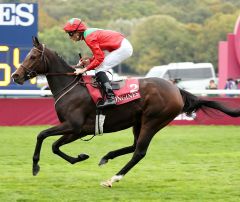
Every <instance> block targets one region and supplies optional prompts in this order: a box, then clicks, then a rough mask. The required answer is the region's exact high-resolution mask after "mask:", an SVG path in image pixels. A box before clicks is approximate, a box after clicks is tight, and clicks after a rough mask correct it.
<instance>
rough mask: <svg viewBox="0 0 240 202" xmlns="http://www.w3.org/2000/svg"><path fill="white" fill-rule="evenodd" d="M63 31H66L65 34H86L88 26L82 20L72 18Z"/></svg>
mask: <svg viewBox="0 0 240 202" xmlns="http://www.w3.org/2000/svg"><path fill="white" fill-rule="evenodd" d="M63 29H64V30H65V32H75V31H79V32H84V31H85V30H86V29H87V26H86V25H85V23H84V22H83V21H82V20H81V19H79V18H72V19H70V20H69V21H68V22H67V23H66V24H65V26H64V27H63Z"/></svg>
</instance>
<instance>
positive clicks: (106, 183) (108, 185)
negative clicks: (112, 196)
mask: <svg viewBox="0 0 240 202" xmlns="http://www.w3.org/2000/svg"><path fill="white" fill-rule="evenodd" d="M100 185H101V186H103V187H108V188H111V187H112V182H111V180H108V181H105V182H101V183H100Z"/></svg>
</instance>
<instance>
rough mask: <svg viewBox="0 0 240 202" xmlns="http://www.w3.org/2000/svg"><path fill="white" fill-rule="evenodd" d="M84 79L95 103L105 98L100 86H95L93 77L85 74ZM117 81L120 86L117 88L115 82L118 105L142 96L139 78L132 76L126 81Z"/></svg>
mask: <svg viewBox="0 0 240 202" xmlns="http://www.w3.org/2000/svg"><path fill="white" fill-rule="evenodd" d="M83 81H84V82H85V84H86V87H87V89H88V92H89V94H90V95H91V97H92V99H93V101H94V103H95V104H97V103H98V102H99V101H100V100H102V99H103V98H102V94H101V92H100V90H99V87H97V86H93V77H92V76H83ZM117 83H119V85H120V88H118V89H116V82H114V86H115V87H113V91H114V94H115V99H116V104H117V105H121V104H125V103H127V102H131V101H133V100H136V99H139V98H140V97H141V95H140V92H139V81H138V79H134V78H131V79H126V80H124V82H123V81H120V82H117ZM114 89H116V90H114Z"/></svg>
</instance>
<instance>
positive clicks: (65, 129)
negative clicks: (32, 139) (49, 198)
mask: <svg viewBox="0 0 240 202" xmlns="http://www.w3.org/2000/svg"><path fill="white" fill-rule="evenodd" d="M69 133H72V130H71V129H70V128H69V126H68V124H67V123H62V124H60V125H58V126H54V127H52V128H49V129H47V130H44V131H42V132H40V134H39V135H38V137H37V143H36V146H35V151H34V154H33V168H32V172H33V175H34V176H35V175H37V174H38V172H39V170H40V166H39V165H38V162H39V160H40V152H41V147H42V143H43V140H44V139H45V138H47V137H49V136H54V135H62V134H69Z"/></svg>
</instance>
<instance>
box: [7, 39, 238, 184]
mask: <svg viewBox="0 0 240 202" xmlns="http://www.w3.org/2000/svg"><path fill="white" fill-rule="evenodd" d="M73 72H74V69H73V68H72V67H71V66H69V65H68V64H67V63H66V62H64V60H63V59H62V58H60V57H59V56H58V55H57V54H56V53H55V52H53V51H51V50H49V49H48V48H46V47H45V46H44V44H41V43H39V41H38V39H37V38H36V37H35V38H33V48H32V49H31V51H30V52H29V54H28V55H27V56H26V58H25V59H24V61H23V63H22V64H21V65H20V67H19V68H18V69H17V70H16V71H15V72H14V73H13V74H12V78H13V79H14V81H15V82H16V83H18V84H23V83H24V81H26V80H28V79H30V78H33V77H35V76H37V75H40V74H43V75H46V77H47V80H48V84H49V87H50V89H51V91H52V94H53V97H54V99H55V101H57V102H56V105H55V108H56V112H57V115H58V118H59V121H60V124H59V125H57V126H54V127H51V128H49V129H46V130H44V131H42V132H40V134H39V135H38V137H37V143H36V147H35V151H34V155H33V175H37V173H38V172H39V170H40V166H39V159H40V151H41V147H42V143H43V140H44V139H45V138H47V137H49V136H56V135H61V137H60V138H59V139H58V140H57V141H56V142H54V143H53V145H52V150H53V153H55V154H57V155H59V156H60V157H62V158H63V159H65V160H66V161H68V162H70V163H71V164H74V163H77V162H80V161H83V160H86V159H87V158H88V157H89V156H88V155H87V154H80V155H78V156H77V157H71V156H69V155H67V154H65V153H63V152H62V151H61V150H60V149H59V148H60V146H62V145H64V144H68V143H70V142H73V141H75V140H77V139H79V138H81V137H84V136H86V135H90V134H94V131H95V116H96V106H95V104H94V102H93V101H92V99H91V97H90V95H89V94H88V91H87V89H86V87H85V86H84V85H83V84H81V83H80V84H79V82H78V79H79V77H81V76H76V75H74V73H73ZM77 84H78V85H77ZM139 85H140V93H141V98H140V99H138V100H135V101H132V102H129V103H126V104H124V105H119V106H116V107H112V108H108V109H104V110H103V113H104V114H105V115H106V119H105V123H104V132H105V133H111V132H115V131H119V130H123V129H126V128H129V127H132V128H133V135H134V142H133V144H132V145H131V146H127V147H124V148H121V149H117V150H115V151H111V152H109V153H107V154H106V155H105V156H103V157H102V159H101V160H100V163H99V165H103V164H106V163H107V162H108V160H109V159H114V158H116V157H118V156H121V155H124V154H128V153H133V156H132V158H131V159H130V161H129V162H128V163H127V164H126V165H125V166H124V167H123V168H122V169H121V170H120V171H119V172H118V173H117V174H116V175H115V176H113V177H112V178H111V179H110V180H108V181H106V182H104V183H103V185H104V186H109V187H111V186H112V183H113V182H116V181H119V180H121V179H122V177H123V176H124V175H125V174H126V173H127V172H128V171H130V169H131V168H133V167H134V166H135V165H136V164H137V163H138V162H139V161H140V160H141V159H142V158H143V157H144V156H145V155H146V152H147V149H148V146H149V144H150V142H151V140H152V138H153V136H154V135H155V134H156V133H157V132H158V131H159V130H160V129H162V128H163V127H165V126H166V125H168V124H169V123H170V122H171V121H172V120H173V119H174V118H175V117H176V116H177V115H179V114H180V113H182V112H185V113H187V114H191V113H192V112H194V111H197V110H199V109H205V111H207V110H208V109H211V108H212V109H215V110H218V111H221V112H223V113H225V114H227V115H229V116H232V117H239V116H240V110H239V109H233V108H229V107H227V106H225V105H223V104H222V103H220V102H216V101H210V100H204V99H202V98H198V97H196V96H194V95H192V94H190V93H188V92H186V91H184V90H181V89H179V88H177V87H176V86H175V85H173V84H171V83H170V82H168V81H165V80H163V79H159V78H147V79H139Z"/></svg>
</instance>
